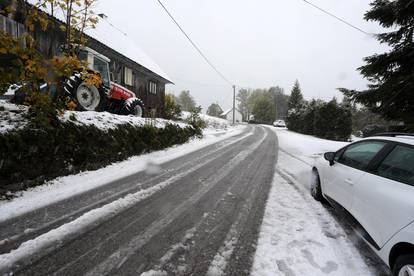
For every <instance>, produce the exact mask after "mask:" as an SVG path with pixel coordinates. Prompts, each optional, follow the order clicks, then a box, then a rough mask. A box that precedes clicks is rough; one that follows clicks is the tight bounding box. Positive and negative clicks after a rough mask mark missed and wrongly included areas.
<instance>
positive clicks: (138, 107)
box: [124, 98, 144, 117]
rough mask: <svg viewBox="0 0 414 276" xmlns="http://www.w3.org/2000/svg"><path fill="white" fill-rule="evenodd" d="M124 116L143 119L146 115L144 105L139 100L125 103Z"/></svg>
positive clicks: (135, 99) (129, 100) (134, 99)
mask: <svg viewBox="0 0 414 276" xmlns="http://www.w3.org/2000/svg"><path fill="white" fill-rule="evenodd" d="M124 114H126V115H134V116H136V117H142V116H143V115H144V104H143V103H142V101H141V100H140V99H138V98H133V99H128V100H127V101H126V103H125V107H124Z"/></svg>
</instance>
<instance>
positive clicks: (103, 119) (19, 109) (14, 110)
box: [0, 100, 188, 134]
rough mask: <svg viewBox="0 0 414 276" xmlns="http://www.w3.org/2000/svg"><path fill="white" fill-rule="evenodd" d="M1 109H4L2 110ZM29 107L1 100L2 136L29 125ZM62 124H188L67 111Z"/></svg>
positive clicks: (160, 126)
mask: <svg viewBox="0 0 414 276" xmlns="http://www.w3.org/2000/svg"><path fill="white" fill-rule="evenodd" d="M1 108H4V110H2V109H1ZM27 112H28V107H27V106H24V105H16V104H12V103H10V102H8V101H6V100H0V134H1V133H6V132H9V131H12V130H17V129H21V128H23V127H25V126H26V125H27V124H28V119H27V118H26V115H27ZM59 119H60V120H61V121H62V122H71V123H74V124H76V125H85V126H91V125H94V126H96V127H97V128H99V129H102V130H108V129H114V128H116V127H117V126H119V125H122V124H131V125H134V126H144V125H146V124H150V125H153V126H155V127H156V128H164V127H165V126H166V125H167V124H173V125H177V126H179V127H181V128H185V127H187V126H188V124H186V123H184V122H178V121H171V120H165V119H160V118H155V119H150V118H140V117H135V116H133V115H118V114H112V113H109V112H95V111H69V110H67V111H65V112H64V113H63V115H62V116H60V117H59Z"/></svg>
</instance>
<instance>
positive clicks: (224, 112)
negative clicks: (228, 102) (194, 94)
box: [220, 108, 240, 116]
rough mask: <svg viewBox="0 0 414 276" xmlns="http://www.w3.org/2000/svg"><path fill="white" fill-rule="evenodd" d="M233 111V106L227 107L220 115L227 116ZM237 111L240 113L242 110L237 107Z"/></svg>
mask: <svg viewBox="0 0 414 276" xmlns="http://www.w3.org/2000/svg"><path fill="white" fill-rule="evenodd" d="M232 111H233V108H230V109H227V110H225V111H223V113H221V114H220V116H226V115H227V114H229V113H230V112H232ZM236 111H237V112H239V113H240V111H238V110H237V108H236Z"/></svg>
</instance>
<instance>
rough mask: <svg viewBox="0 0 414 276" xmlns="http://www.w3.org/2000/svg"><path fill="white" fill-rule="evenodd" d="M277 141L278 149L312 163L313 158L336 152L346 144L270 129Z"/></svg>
mask: <svg viewBox="0 0 414 276" xmlns="http://www.w3.org/2000/svg"><path fill="white" fill-rule="evenodd" d="M272 129H273V130H274V131H275V132H276V134H277V138H278V140H279V147H280V148H281V149H283V150H285V151H287V152H289V153H290V154H294V155H298V156H301V157H303V158H304V159H305V160H307V161H312V160H313V159H314V158H315V157H317V156H320V155H321V154H323V153H325V152H328V151H337V150H338V149H339V148H341V147H343V146H345V145H347V144H348V143H347V142H337V141H332V140H326V139H321V138H317V137H314V136H310V135H305V134H300V133H297V132H293V131H290V130H287V129H280V128H272Z"/></svg>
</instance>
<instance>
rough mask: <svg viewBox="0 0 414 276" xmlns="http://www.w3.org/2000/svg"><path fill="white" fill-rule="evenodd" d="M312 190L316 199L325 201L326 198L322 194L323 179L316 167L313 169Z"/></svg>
mask: <svg viewBox="0 0 414 276" xmlns="http://www.w3.org/2000/svg"><path fill="white" fill-rule="evenodd" d="M310 191H311V195H312V197H313V198H314V199H316V200H317V201H320V202H323V201H324V198H323V195H322V187H321V180H320V177H319V173H318V171H317V170H316V169H314V170H312V177H311V185H310Z"/></svg>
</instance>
